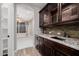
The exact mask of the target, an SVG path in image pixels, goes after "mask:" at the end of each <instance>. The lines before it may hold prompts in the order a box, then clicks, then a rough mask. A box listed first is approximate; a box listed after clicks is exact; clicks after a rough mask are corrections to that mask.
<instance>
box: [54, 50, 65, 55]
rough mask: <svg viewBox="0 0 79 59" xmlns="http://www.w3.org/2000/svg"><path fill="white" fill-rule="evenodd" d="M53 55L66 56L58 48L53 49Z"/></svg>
mask: <svg viewBox="0 0 79 59" xmlns="http://www.w3.org/2000/svg"><path fill="white" fill-rule="evenodd" d="M55 56H66V55H65V54H64V53H62V52H60V51H58V50H55Z"/></svg>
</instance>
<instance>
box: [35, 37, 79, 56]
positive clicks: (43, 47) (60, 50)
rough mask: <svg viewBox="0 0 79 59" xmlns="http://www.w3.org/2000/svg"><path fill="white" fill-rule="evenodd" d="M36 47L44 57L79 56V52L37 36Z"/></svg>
mask: <svg viewBox="0 0 79 59" xmlns="http://www.w3.org/2000/svg"><path fill="white" fill-rule="evenodd" d="M35 43H37V44H35V46H36V48H37V50H38V51H39V53H40V54H41V55H42V56H79V50H76V49H73V48H70V47H68V46H65V45H62V44H59V43H57V42H53V41H51V40H48V39H45V38H42V37H39V36H37V37H36V40H35Z"/></svg>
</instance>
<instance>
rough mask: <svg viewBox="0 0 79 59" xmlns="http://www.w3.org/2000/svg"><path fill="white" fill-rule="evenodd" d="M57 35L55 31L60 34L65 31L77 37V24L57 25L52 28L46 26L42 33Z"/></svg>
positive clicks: (78, 29)
mask: <svg viewBox="0 0 79 59" xmlns="http://www.w3.org/2000/svg"><path fill="white" fill-rule="evenodd" d="M49 32H51V33H50V34H54V35H58V34H57V33H61V34H60V36H63V33H64V32H66V33H67V34H68V35H69V36H70V37H71V38H78V39H79V26H78V25H77V26H75V25H64V26H57V27H52V28H46V30H44V33H46V34H49Z"/></svg>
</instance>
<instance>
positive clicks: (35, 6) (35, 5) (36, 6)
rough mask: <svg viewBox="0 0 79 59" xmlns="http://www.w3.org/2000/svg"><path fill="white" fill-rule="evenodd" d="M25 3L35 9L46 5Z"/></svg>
mask: <svg viewBox="0 0 79 59" xmlns="http://www.w3.org/2000/svg"><path fill="white" fill-rule="evenodd" d="M27 4H28V5H29V6H31V7H34V8H37V9H42V8H43V7H44V6H45V5H46V3H27Z"/></svg>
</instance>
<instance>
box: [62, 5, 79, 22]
mask: <svg viewBox="0 0 79 59" xmlns="http://www.w3.org/2000/svg"><path fill="white" fill-rule="evenodd" d="M65 5H67V4H62V21H68V20H74V19H77V18H78V15H79V5H78V4H69V5H68V6H65Z"/></svg>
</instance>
